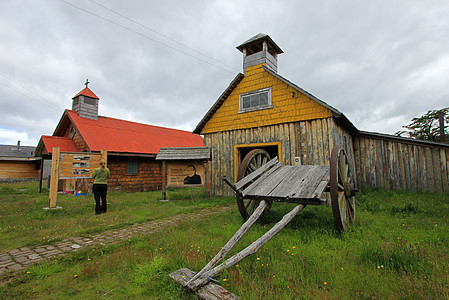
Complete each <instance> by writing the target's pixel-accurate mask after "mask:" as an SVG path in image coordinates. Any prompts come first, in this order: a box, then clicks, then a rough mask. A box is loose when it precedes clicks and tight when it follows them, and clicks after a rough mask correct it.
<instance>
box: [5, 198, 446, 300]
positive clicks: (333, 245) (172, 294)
mask: <svg viewBox="0 0 449 300" xmlns="http://www.w3.org/2000/svg"><path fill="white" fill-rule="evenodd" d="M143 194H145V193H143ZM149 194H151V193H149ZM131 195H135V194H131ZM0 197H2V196H0ZM111 197H112V195H111ZM130 198H131V199H133V198H135V197H130ZM180 201H181V200H180ZM188 201H194V200H188ZM196 201H200V200H196ZM201 201H207V200H201ZM217 201H218V200H217ZM174 202H175V201H174ZM158 204H159V205H162V204H161V203H158ZM142 205H143V204H142ZM124 206H126V205H125V204H124ZM292 207H293V206H292V205H291V204H286V203H275V204H273V206H272V210H271V212H270V214H269V215H268V216H266V217H264V218H263V219H262V220H261V221H259V222H258V223H256V225H254V226H253V228H251V230H250V231H249V232H248V233H247V235H245V236H244V238H243V239H242V241H240V242H239V243H238V244H237V246H236V247H235V249H233V250H232V251H231V253H230V254H229V255H233V254H235V253H237V251H240V250H242V249H243V248H245V247H246V246H247V245H248V244H249V243H250V242H251V241H254V240H256V239H257V238H258V237H260V236H261V235H262V234H263V233H265V232H266V231H267V230H268V229H269V228H271V226H273V224H274V223H275V222H276V221H278V220H279V219H280V218H281V217H282V215H283V214H285V213H286V212H288V211H289V210H290V209H291V208H292ZM184 208H186V209H188V208H190V206H188V205H187V206H185V207H184ZM122 209H125V208H122ZM180 211H182V209H181V210H180ZM113 213H115V212H113ZM117 213H118V212H117ZM448 214H449V195H448V194H437V193H409V192H403V191H398V192H389V191H384V190H370V191H365V192H364V193H360V194H358V195H357V219H356V222H355V224H354V225H353V226H351V227H350V228H349V230H348V231H346V232H344V233H339V232H338V231H336V230H335V225H334V224H333V219H332V211H331V208H330V207H313V206H308V207H306V208H305V209H304V210H303V211H302V212H301V213H300V214H299V215H298V216H297V217H295V218H294V219H293V221H292V222H291V223H290V224H288V225H287V226H286V228H284V229H283V230H281V231H280V232H279V234H277V235H276V236H275V237H274V238H273V239H272V240H271V241H269V242H268V243H267V244H266V245H265V246H263V247H262V248H261V249H260V250H259V251H258V252H257V253H256V254H255V255H253V256H250V257H247V258H246V259H244V260H243V261H241V262H240V263H239V264H238V266H234V267H231V268H230V269H227V270H225V271H223V272H222V273H221V274H220V275H219V276H218V278H216V279H217V280H219V282H220V284H221V285H223V286H224V287H225V288H226V289H228V290H230V291H232V292H233V293H235V294H237V295H238V296H240V297H241V299H448V297H449V288H448V281H449V243H448V240H449V227H448V221H447V220H448ZM92 217H93V216H92ZM241 224H242V219H241V217H240V215H239V213H238V211H237V209H235V210H232V211H229V212H225V213H222V214H220V215H214V216H211V217H207V218H204V219H198V220H193V221H191V222H188V223H184V224H180V225H178V226H175V227H172V228H169V229H165V230H164V231H163V232H159V233H154V234H151V235H148V236H144V237H142V236H140V237H136V238H133V239H130V240H127V241H124V242H123V243H121V244H115V245H111V246H106V247H101V248H100V247H96V248H88V249H85V250H83V251H79V252H76V253H74V254H72V255H70V256H67V257H61V258H58V259H55V260H52V261H51V262H48V263H42V264H39V265H33V266H30V267H29V268H28V270H26V271H23V272H21V273H20V274H19V275H17V276H15V277H11V278H9V280H8V282H7V283H4V284H3V285H2V286H1V287H0V297H1V298H37V299H50V298H51V299H55V298H56V299H69V298H73V297H76V298H109V299H123V298H129V299H143V298H147V299H148V298H150V299H195V297H194V296H193V295H191V294H189V293H186V292H184V291H183V290H182V287H181V286H179V285H178V284H176V283H174V282H172V281H171V280H170V279H169V278H168V274H169V273H171V272H172V271H174V270H177V269H180V268H183V267H187V268H190V269H191V270H194V271H198V270H200V269H201V268H202V267H203V266H204V265H205V264H206V263H207V262H208V261H209V260H210V259H211V258H212V257H213V256H214V255H215V254H216V252H217V251H219V250H220V249H221V247H222V246H223V245H224V244H225V243H226V242H227V241H228V239H229V238H230V237H231V236H232V235H233V233H234V232H235V231H236V230H237V229H238V228H239V227H240V225H241ZM100 227H101V228H103V227H102V226H100ZM106 227H107V226H106ZM98 230H100V229H98ZM229 255H228V256H229Z"/></svg>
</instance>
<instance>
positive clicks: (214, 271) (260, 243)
mask: <svg viewBox="0 0 449 300" xmlns="http://www.w3.org/2000/svg"><path fill="white" fill-rule="evenodd" d="M303 208H304V205H302V204H300V205H298V206H296V207H295V208H294V209H293V210H292V211H290V212H289V213H288V214H286V215H285V216H284V217H283V218H282V220H280V221H279V222H277V223H276V225H274V227H273V228H271V229H270V230H269V231H268V232H266V233H265V234H264V235H263V236H262V237H260V238H259V239H258V240H257V241H255V242H254V243H252V244H251V245H249V246H248V247H246V248H245V249H243V250H242V251H240V252H239V253H237V254H235V255H234V256H232V257H231V258H229V259H227V260H226V261H225V262H223V263H222V264H220V265H218V266H217V267H215V268H213V269H212V270H210V271H207V272H205V273H204V274H202V276H201V277H200V278H198V279H197V280H195V281H194V282H192V283H191V286H192V287H193V289H198V288H199V287H201V286H203V285H204V284H206V283H208V282H209V278H213V277H215V276H217V275H218V274H219V273H220V272H221V271H222V270H223V269H226V268H230V267H232V266H233V265H235V264H237V263H239V262H240V261H241V260H243V259H244V258H246V257H247V256H250V255H252V254H254V253H256V252H257V250H259V248H260V247H262V246H263V245H264V244H265V243H266V242H268V241H269V240H270V239H271V238H273V237H274V236H275V235H276V234H277V233H278V232H279V231H280V230H281V229H282V228H284V227H285V225H287V224H288V223H289V222H290V221H291V220H292V219H293V218H294V217H295V216H296V215H297V214H298V213H299V212H300V211H301V210H302V209H303Z"/></svg>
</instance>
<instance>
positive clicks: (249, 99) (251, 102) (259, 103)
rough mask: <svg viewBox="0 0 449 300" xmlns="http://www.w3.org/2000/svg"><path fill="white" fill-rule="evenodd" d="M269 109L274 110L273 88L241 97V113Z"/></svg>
mask: <svg viewBox="0 0 449 300" xmlns="http://www.w3.org/2000/svg"><path fill="white" fill-rule="evenodd" d="M267 108H273V105H272V104H271V88H266V89H261V90H257V91H252V92H248V93H244V94H240V95H239V113H243V112H248V111H254V110H259V109H267Z"/></svg>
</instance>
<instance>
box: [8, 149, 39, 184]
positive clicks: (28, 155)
mask: <svg viewBox="0 0 449 300" xmlns="http://www.w3.org/2000/svg"><path fill="white" fill-rule="evenodd" d="M35 148H36V147H30V146H21V145H20V141H18V142H17V145H0V181H5V180H7V179H25V178H33V179H37V178H38V175H39V167H40V158H36V157H34V150H35Z"/></svg>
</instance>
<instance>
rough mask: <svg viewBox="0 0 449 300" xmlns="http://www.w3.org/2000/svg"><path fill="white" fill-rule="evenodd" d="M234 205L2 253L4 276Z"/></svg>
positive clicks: (211, 213)
mask: <svg viewBox="0 0 449 300" xmlns="http://www.w3.org/2000/svg"><path fill="white" fill-rule="evenodd" d="M234 208H235V206H234V205H226V206H220V207H213V208H206V209H203V210H200V211H198V212H194V213H187V214H181V215H176V216H172V217H167V218H164V219H159V220H155V221H150V222H146V223H142V224H137V225H132V226H129V227H127V228H124V229H120V230H110V231H105V232H102V233H98V234H95V235H92V236H90V237H69V238H65V239H64V240H62V241H61V242H58V243H56V244H54V245H43V246H38V247H36V248H33V249H30V248H28V247H22V248H18V249H12V250H10V251H8V252H0V277H2V275H5V274H6V273H9V272H18V271H21V270H23V269H25V268H27V267H28V266H29V265H30V264H33V263H36V262H39V261H42V260H46V259H49V258H52V257H55V256H60V255H66V254H68V253H70V252H73V251H77V250H79V249H83V248H86V247H89V246H92V245H103V246H104V245H111V244H115V243H119V242H121V241H123V240H126V239H129V238H131V237H134V236H136V235H138V234H149V233H154V232H157V231H160V230H162V229H163V228H166V227H169V226H174V225H177V224H179V223H183V222H186V221H189V220H193V219H199V218H203V217H206V216H209V215H213V214H219V213H222V212H225V211H228V210H231V209H234Z"/></svg>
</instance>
